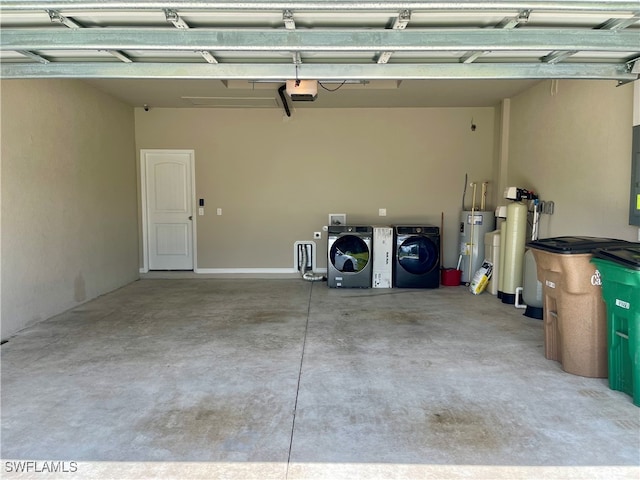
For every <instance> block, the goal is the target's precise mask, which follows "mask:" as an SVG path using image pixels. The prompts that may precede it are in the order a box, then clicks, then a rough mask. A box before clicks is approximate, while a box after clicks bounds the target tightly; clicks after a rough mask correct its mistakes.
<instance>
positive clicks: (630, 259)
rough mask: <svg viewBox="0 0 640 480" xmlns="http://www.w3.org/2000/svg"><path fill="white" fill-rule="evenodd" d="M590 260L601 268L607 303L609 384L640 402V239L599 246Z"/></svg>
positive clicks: (603, 294) (635, 403) (639, 403)
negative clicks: (605, 247) (632, 241)
mask: <svg viewBox="0 0 640 480" xmlns="http://www.w3.org/2000/svg"><path fill="white" fill-rule="evenodd" d="M591 262H592V263H593V264H595V266H596V267H597V269H598V271H599V272H600V276H601V279H602V296H603V298H604V302H605V304H606V307H607V337H608V347H609V387H610V388H611V389H612V390H619V391H621V392H625V393H626V394H628V395H631V397H632V398H633V403H634V405H637V406H640V243H633V244H631V246H628V247H624V248H613V249H598V250H596V251H595V252H594V255H593V258H592V259H591Z"/></svg>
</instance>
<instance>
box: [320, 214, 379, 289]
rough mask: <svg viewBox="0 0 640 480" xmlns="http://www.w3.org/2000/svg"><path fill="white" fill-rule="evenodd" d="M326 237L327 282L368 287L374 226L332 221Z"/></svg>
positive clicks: (335, 285) (338, 285) (333, 285)
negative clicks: (333, 223) (339, 223)
mask: <svg viewBox="0 0 640 480" xmlns="http://www.w3.org/2000/svg"><path fill="white" fill-rule="evenodd" d="M327 238H328V240H327V242H328V243H327V254H328V261H327V284H328V285H329V287H332V288H370V287H371V264H372V253H373V252H372V238H373V227H370V226H355V225H331V226H329V230H328V237H327Z"/></svg>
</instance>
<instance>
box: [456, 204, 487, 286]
mask: <svg viewBox="0 0 640 480" xmlns="http://www.w3.org/2000/svg"><path fill="white" fill-rule="evenodd" d="M494 225H495V214H494V213H493V212H485V211H471V210H464V211H463V212H462V214H461V215H460V255H462V263H461V265H460V270H462V278H461V279H460V282H462V283H471V279H472V278H473V275H474V274H475V273H476V271H477V270H478V269H479V268H480V266H481V265H482V261H483V260H484V235H485V234H486V233H487V232H490V231H491V230H493V226H494Z"/></svg>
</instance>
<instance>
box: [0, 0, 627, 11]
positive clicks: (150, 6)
mask: <svg viewBox="0 0 640 480" xmlns="http://www.w3.org/2000/svg"><path fill="white" fill-rule="evenodd" d="M166 8H169V9H176V10H235V11H238V10H245V11H250V10H254V11H255V10H297V11H321V10H325V11H326V10H344V11H354V10H370V11H398V10H404V9H409V10H414V11H416V10H424V11H433V10H449V11H460V10H516V11H519V10H522V9H529V10H541V11H555V12H637V11H639V10H640V8H639V6H638V2H637V0H630V1H628V0H610V1H602V0H557V1H548V0H529V1H524V2H517V1H511V0H494V1H477V0H458V1H449V2H443V1H433V2H430V1H421V2H420V1H405V2H380V1H356V0H354V1H349V0H309V1H307V0H293V1H289V2H277V1H272V0H252V1H243V2H233V1H226V2H222V1H219V2H211V1H194V0H173V1H157V0H128V1H117V0H116V1H111V0H110V1H108V2H105V1H104V0H39V1H21V0H3V1H2V9H3V10H6V11H9V10H14V11H26V10H49V9H58V10H63V9H72V10H74V11H78V10H115V9H119V10H122V9H124V10H163V9H166Z"/></svg>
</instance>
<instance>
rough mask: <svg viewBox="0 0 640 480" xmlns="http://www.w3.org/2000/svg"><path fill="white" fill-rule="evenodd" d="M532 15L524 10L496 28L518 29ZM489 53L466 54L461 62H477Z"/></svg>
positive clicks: (506, 19) (505, 19)
mask: <svg viewBox="0 0 640 480" xmlns="http://www.w3.org/2000/svg"><path fill="white" fill-rule="evenodd" d="M530 14H531V10H522V11H521V12H518V15H516V16H515V17H507V18H504V19H502V21H501V22H500V23H499V24H498V25H496V28H504V29H505V30H510V29H512V28H516V27H517V26H519V25H520V24H521V23H527V22H528V21H529V15H530ZM488 53H490V51H488V50H485V51H477V50H476V51H473V52H467V53H466V54H464V55H462V57H460V61H461V62H462V63H471V62H475V61H476V60H477V59H478V58H480V57H482V56H483V55H486V54H488Z"/></svg>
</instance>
